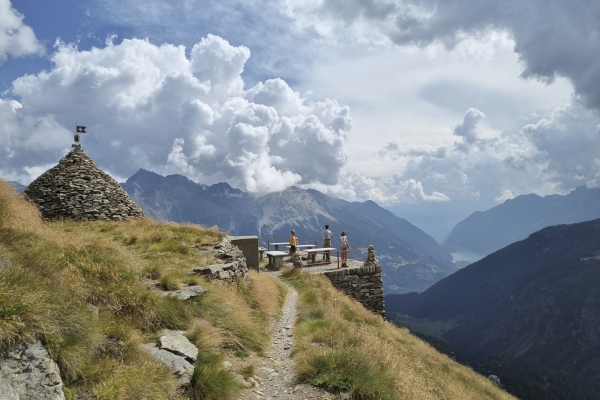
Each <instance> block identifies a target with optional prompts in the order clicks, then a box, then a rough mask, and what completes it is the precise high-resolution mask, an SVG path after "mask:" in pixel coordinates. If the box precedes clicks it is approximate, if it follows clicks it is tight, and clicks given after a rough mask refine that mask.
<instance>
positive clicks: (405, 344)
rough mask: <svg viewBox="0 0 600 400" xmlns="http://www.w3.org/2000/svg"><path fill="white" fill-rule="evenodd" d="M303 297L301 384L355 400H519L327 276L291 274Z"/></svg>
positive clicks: (299, 341)
mask: <svg viewBox="0 0 600 400" xmlns="http://www.w3.org/2000/svg"><path fill="white" fill-rule="evenodd" d="M286 279H287V280H288V282H290V283H291V284H292V285H294V287H296V288H297V289H298V291H299V294H300V300H299V304H298V321H297V325H296V328H295V337H296V339H297V344H296V347H295V348H294V352H295V356H296V358H297V362H298V364H297V368H298V380H299V381H300V382H306V383H310V384H312V385H316V386H320V387H323V388H325V389H327V390H329V391H333V392H342V391H343V392H349V393H351V395H352V398H354V399H381V400H384V399H390V400H392V399H415V400H417V399H418V400H423V399H512V398H513V397H512V396H510V395H509V394H507V393H506V392H504V391H503V390H501V389H499V388H498V387H496V386H495V385H494V384H493V383H492V382H491V381H490V380H488V379H487V378H486V377H483V376H481V375H478V374H476V373H475V372H473V371H472V370H471V369H470V368H467V367H465V366H463V365H460V364H458V363H456V362H454V361H453V360H451V359H450V358H448V357H446V356H445V355H443V354H440V353H438V352H437V351H436V350H434V349H433V348H432V347H431V346H429V345H428V344H427V343H425V342H423V341H421V340H420V339H418V338H416V337H415V336H413V335H411V334H410V333H409V331H408V330H407V329H400V328H397V327H395V326H394V325H392V324H390V323H387V322H384V321H383V320H382V319H381V318H380V317H378V316H376V315H375V314H372V313H371V312H369V311H367V310H365V309H364V308H363V307H362V306H360V305H359V303H357V302H356V301H354V300H351V299H350V298H348V297H346V296H344V295H343V294H342V293H341V292H339V291H337V290H335V289H334V288H333V287H332V286H331V284H330V283H329V281H328V280H327V279H326V278H325V277H323V276H319V275H309V274H298V273H297V272H295V271H289V273H288V274H287V278H286Z"/></svg>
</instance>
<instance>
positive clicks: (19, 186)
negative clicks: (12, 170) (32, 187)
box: [8, 181, 27, 193]
mask: <svg viewBox="0 0 600 400" xmlns="http://www.w3.org/2000/svg"><path fill="white" fill-rule="evenodd" d="M8 183H10V184H11V185H12V186H13V188H15V192H17V193H21V192H22V191H23V190H25V188H26V187H27V186H25V185H22V184H20V183H19V182H14V181H9V182H8Z"/></svg>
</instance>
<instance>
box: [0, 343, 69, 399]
mask: <svg viewBox="0 0 600 400" xmlns="http://www.w3.org/2000/svg"><path fill="white" fill-rule="evenodd" d="M29 399H36V400H65V395H64V393H63V383H62V380H61V378H60V371H59V369H58V366H57V365H56V363H55V362H54V361H53V360H52V359H51V358H50V356H49V355H48V351H46V348H45V347H44V346H43V345H42V343H41V342H39V341H37V342H34V343H31V344H28V345H20V346H17V347H15V348H13V349H12V350H10V351H9V352H8V353H7V354H6V355H5V356H4V357H3V358H2V360H1V361H0V400H29Z"/></svg>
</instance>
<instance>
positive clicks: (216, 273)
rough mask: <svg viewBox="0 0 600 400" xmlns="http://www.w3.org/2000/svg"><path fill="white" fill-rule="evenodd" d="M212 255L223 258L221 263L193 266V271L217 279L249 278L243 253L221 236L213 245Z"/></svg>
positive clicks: (229, 280)
mask: <svg viewBox="0 0 600 400" xmlns="http://www.w3.org/2000/svg"><path fill="white" fill-rule="evenodd" d="M214 256H215V258H217V259H220V260H224V261H225V263H223V264H212V265H207V266H204V267H198V268H194V273H196V274H199V275H202V276H204V277H206V278H209V279H219V280H222V281H226V282H232V281H235V279H236V278H238V277H239V278H244V279H249V275H248V266H247V264H246V258H245V257H244V253H243V252H242V251H241V250H240V249H239V248H238V247H237V246H235V245H233V244H231V242H230V241H229V240H228V239H227V238H226V237H223V238H221V239H220V240H219V242H218V243H217V244H216V245H215V247H214Z"/></svg>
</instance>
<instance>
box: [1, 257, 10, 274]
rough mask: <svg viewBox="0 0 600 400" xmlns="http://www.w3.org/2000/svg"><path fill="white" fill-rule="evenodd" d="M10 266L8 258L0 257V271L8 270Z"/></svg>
mask: <svg viewBox="0 0 600 400" xmlns="http://www.w3.org/2000/svg"><path fill="white" fill-rule="evenodd" d="M11 266H12V264H11V262H10V260H9V259H8V258H4V257H2V256H0V271H1V270H3V269H9V268H10V267H11Z"/></svg>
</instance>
